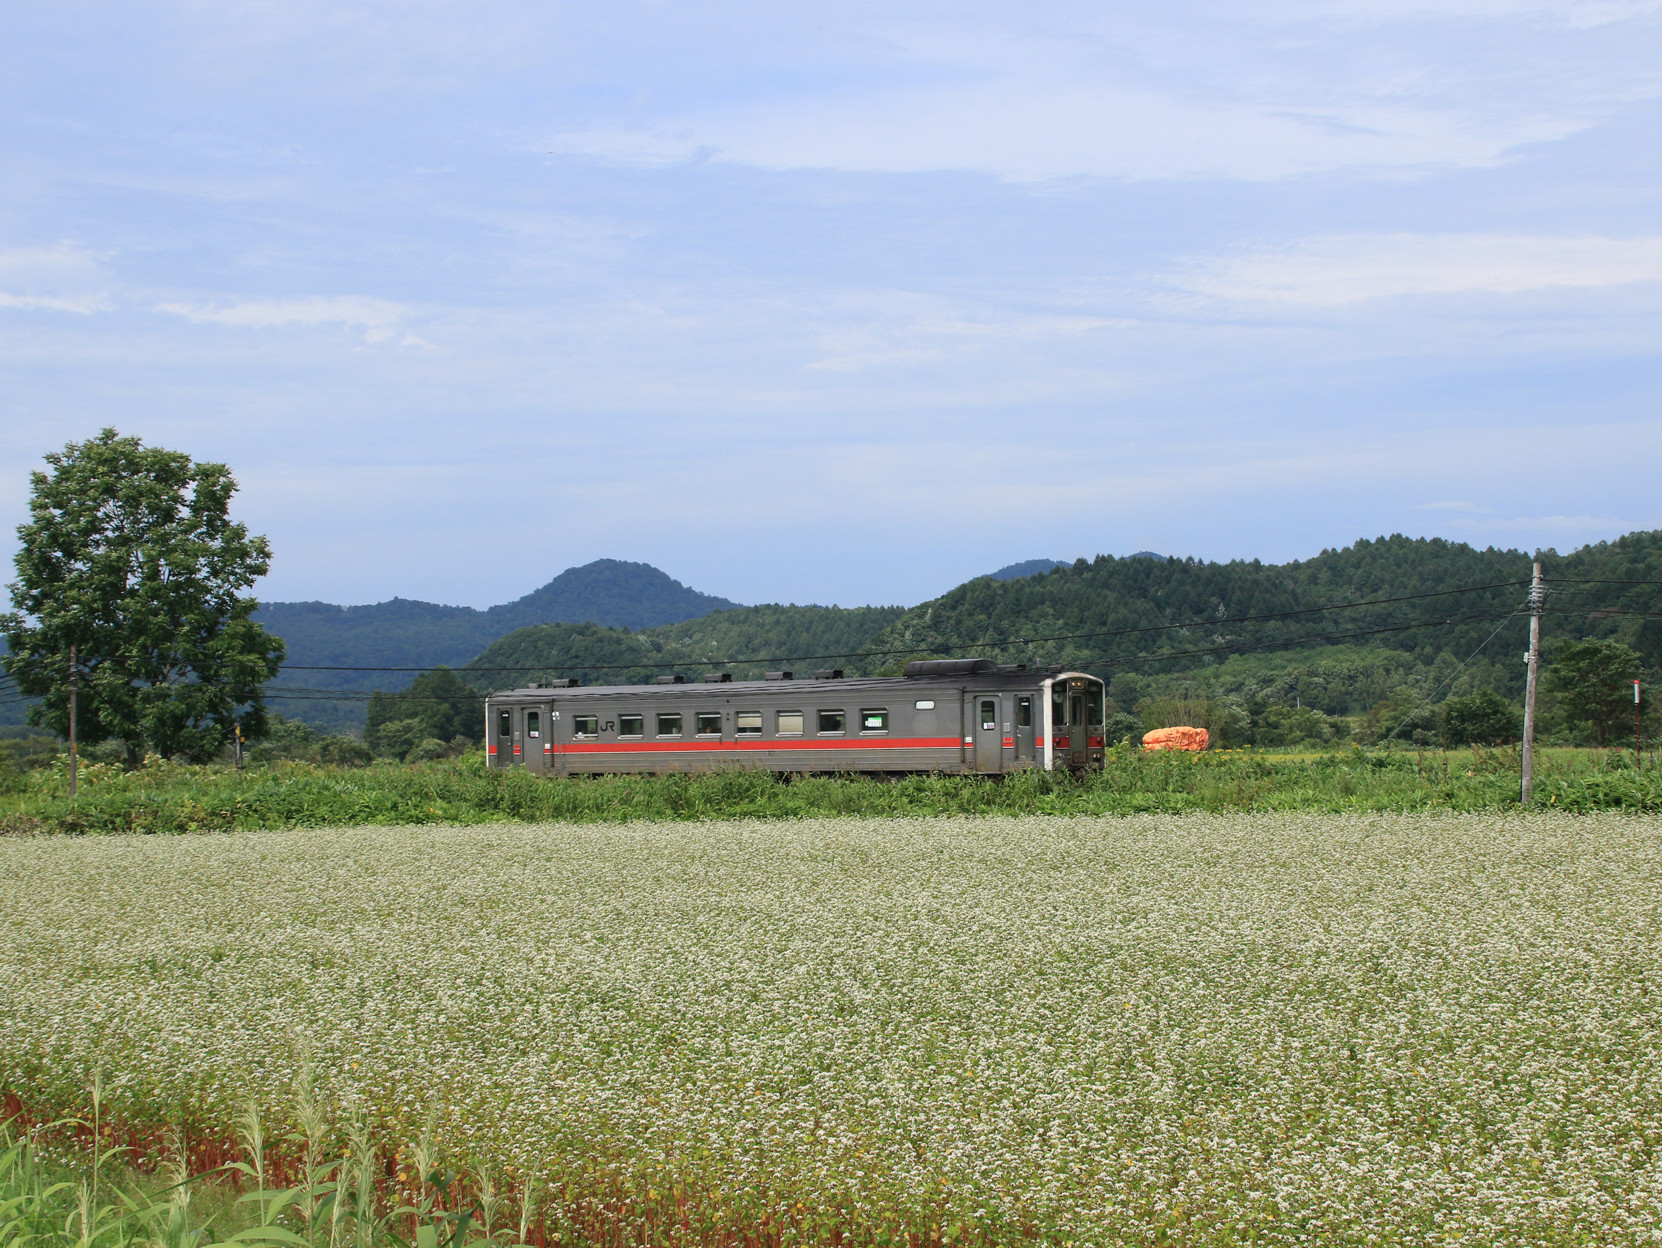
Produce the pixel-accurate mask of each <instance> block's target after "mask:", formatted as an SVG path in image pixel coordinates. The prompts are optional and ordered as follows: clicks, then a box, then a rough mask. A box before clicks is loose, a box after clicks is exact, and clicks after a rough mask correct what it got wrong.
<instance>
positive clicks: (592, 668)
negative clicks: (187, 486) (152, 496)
mask: <svg viewBox="0 0 1662 1248" xmlns="http://www.w3.org/2000/svg"><path fill="white" fill-rule="evenodd" d="M1528 583H1529V582H1528V581H1521V580H1520V581H1496V582H1494V583H1493V584H1489V585H1467V586H1462V587H1461V588H1459V589H1438V590H1431V591H1429V592H1427V593H1423V594H1401V595H1398V596H1396V597H1394V598H1373V599H1368V600H1365V601H1362V602H1345V603H1335V604H1332V605H1329V606H1320V607H1299V608H1297V609H1295V610H1290V611H1269V612H1264V613H1261V614H1258V615H1238V616H1223V617H1217V616H1213V617H1211V618H1208V619H1201V620H1190V621H1186V622H1183V623H1177V624H1150V625H1146V626H1144V627H1140V628H1117V629H1104V630H1099V631H1096V632H1089V633H1058V634H1055V635H1053V636H1049V637H1005V638H1002V639H999V640H996V641H965V642H941V643H935V644H930V645H912V646H904V647H897V648H894V649H889V650H847V651H842V652H840V653H837V654H793V655H767V656H761V657H751V658H741V659H714V658H711V659H682V660H677V661H673V662H666V663H593V664H591V663H581V662H575V663H569V664H566V665H565V666H568V667H577V668H581V669H582V670H584V671H588V672H615V671H637V670H642V669H648V668H675V667H740V666H745V665H749V664H758V663H804V662H811V661H813V660H817V659H868V658H887V657H890V656H893V655H896V654H916V653H918V652H919V651H939V650H989V649H997V648H999V647H1001V646H1031V645H1039V644H1041V643H1045V642H1053V641H1084V640H1090V639H1096V638H1103V637H1134V636H1140V635H1142V634H1146V633H1164V632H1173V631H1176V630H1180V629H1190V628H1219V627H1223V626H1225V625H1229V624H1249V623H1256V622H1258V621H1261V620H1279V619H1287V618H1289V617H1292V616H1295V615H1313V614H1318V613H1323V612H1330V611H1354V610H1357V609H1358V608H1361V607H1378V606H1388V605H1390V604H1393V603H1398V602H1418V601H1423V600H1425V599H1427V598H1446V597H1448V596H1450V595H1453V594H1474V593H1481V592H1482V591H1484V590H1488V589H1506V588H1512V587H1516V586H1519V585H1527V584H1528ZM1489 618H1493V617H1489ZM1358 635H1361V634H1358ZM548 666H549V665H548V664H547V663H535V664H525V665H520V666H516V667H473V666H471V665H470V666H468V667H467V668H466V669H463V670H466V671H469V672H540V671H546V670H547V669H548ZM283 670H285V671H291V672H430V671H432V670H433V668H432V667H431V666H429V667H345V666H312V665H305V664H292V665H291V664H287V663H285V664H284V665H283Z"/></svg>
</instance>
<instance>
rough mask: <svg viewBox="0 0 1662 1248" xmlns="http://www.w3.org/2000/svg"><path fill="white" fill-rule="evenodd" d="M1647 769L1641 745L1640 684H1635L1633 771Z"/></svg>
mask: <svg viewBox="0 0 1662 1248" xmlns="http://www.w3.org/2000/svg"><path fill="white" fill-rule="evenodd" d="M1644 769H1645V755H1644V752H1643V750H1642V749H1641V747H1640V745H1639V682H1638V681H1634V682H1633V770H1634V771H1636V772H1642V771H1644Z"/></svg>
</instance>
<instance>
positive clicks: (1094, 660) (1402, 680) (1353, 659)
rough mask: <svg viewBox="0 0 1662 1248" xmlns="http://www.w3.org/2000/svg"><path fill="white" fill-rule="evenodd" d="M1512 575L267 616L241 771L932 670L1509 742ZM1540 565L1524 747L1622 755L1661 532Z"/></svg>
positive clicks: (1468, 558)
mask: <svg viewBox="0 0 1662 1248" xmlns="http://www.w3.org/2000/svg"><path fill="white" fill-rule="evenodd" d="M1531 561H1532V556H1530V555H1528V554H1526V553H1525V552H1522V551H1516V550H1497V549H1495V548H1492V547H1491V548H1488V549H1478V548H1475V547H1472V546H1469V545H1466V544H1463V543H1459V542H1450V541H1446V540H1443V539H1437V538H1430V539H1426V538H1408V537H1402V536H1393V537H1382V538H1378V539H1374V540H1362V541H1358V542H1356V543H1354V544H1353V545H1350V546H1347V547H1343V548H1337V549H1330V550H1324V551H1323V552H1321V553H1320V554H1319V555H1317V556H1315V557H1313V558H1311V559H1308V560H1302V561H1295V562H1291V563H1286V564H1267V563H1263V562H1261V561H1258V560H1250V561H1248V560H1234V561H1230V562H1224V563H1216V562H1207V561H1204V560H1198V559H1192V558H1190V559H1181V558H1172V557H1162V556H1158V555H1153V554H1149V553H1147V552H1144V553H1142V554H1138V555H1134V556H1130V557H1126V558H1116V557H1114V556H1111V555H1099V556H1097V557H1096V558H1094V559H1089V560H1086V559H1079V560H1076V561H1074V562H1073V563H1071V564H1068V563H1057V562H1055V561H1052V560H1031V561H1028V562H1026V563H1024V564H1016V565H1012V566H1011V567H1009V568H1005V569H1001V570H1000V571H999V572H997V573H993V574H989V575H987V576H982V577H978V578H976V579H974V580H971V581H968V582H966V583H965V584H962V585H960V586H958V587H957V588H955V589H953V590H951V591H949V592H948V593H946V594H944V595H942V596H941V597H939V598H935V599H932V600H930V601H928V602H925V603H921V604H919V605H917V606H914V607H911V608H902V607H898V606H896V607H854V608H844V607H826V606H812V605H809V606H799V605H780V604H768V605H760V606H739V605H736V604H732V603H729V602H727V601H726V600H725V599H720V598H714V597H712V596H710V595H705V594H701V593H699V592H698V591H696V590H693V589H690V588H688V587H687V586H684V585H682V584H680V583H679V582H677V581H674V580H672V579H671V578H670V577H668V576H666V575H665V574H664V573H662V572H660V571H658V570H657V569H655V568H652V567H650V566H648V565H645V564H632V563H624V562H621V561H617V560H600V561H597V562H595V563H592V564H588V565H585V566H584V567H581V568H573V569H569V570H568V571H566V572H564V573H562V574H561V575H560V576H559V577H556V578H555V579H554V580H553V581H552V582H550V583H549V585H547V586H544V587H543V589H541V590H538V591H536V592H535V593H533V594H529V595H527V596H526V597H525V598H522V599H520V600H519V601H518V602H516V603H513V604H507V605H506V606H504V607H496V608H491V609H489V610H487V611H475V610H472V609H471V608H460V607H442V606H437V605H435V604H431V603H420V602H411V601H407V600H394V601H393V602H390V603H381V604H378V605H376V606H372V607H333V606H328V605H327V604H320V603H273V604H263V605H262V606H261V609H260V611H259V618H260V620H261V621H262V622H263V623H264V624H265V626H266V627H267V628H268V629H269V630H270V631H272V632H274V633H276V634H278V635H279V636H281V637H283V639H284V641H285V643H286V646H287V651H288V653H287V658H286V660H285V662H284V665H283V668H282V671H281V672H280V674H279V676H278V678H277V679H276V680H274V681H272V682H270V683H269V684H268V685H267V686H266V697H267V699H268V702H267V705H268V707H269V709H270V710H271V712H272V713H271V714H270V715H269V716H268V722H269V729H268V732H267V734H266V736H265V738H264V739H263V740H262V741H260V742H257V743H254V744H253V745H252V751H253V756H254V757H255V758H260V757H265V758H278V757H310V758H314V759H318V760H320V761H327V762H337V763H357V762H367V761H370V760H371V759H372V758H374V757H377V756H379V757H391V758H398V759H404V760H419V759H423V758H436V757H445V756H450V755H454V754H457V753H460V752H461V751H462V750H464V749H465V748H466V747H467V746H468V745H469V744H472V743H474V742H476V741H477V739H478V737H479V734H480V732H481V728H482V718H483V716H482V704H483V695H484V694H485V693H487V692H489V691H491V690H493V689H501V688H511V687H514V686H516V685H524V684H529V683H533V682H536V681H538V680H542V679H548V678H554V677H559V678H576V679H578V680H580V681H582V682H583V683H584V684H635V683H645V682H648V681H651V680H652V679H653V678H655V677H657V676H660V675H665V674H671V673H682V674H684V675H686V676H687V677H689V678H696V677H697V676H698V675H700V674H702V673H705V672H709V671H725V672H730V673H731V674H732V676H733V678H734V679H736V680H744V679H754V678H758V677H760V676H761V675H762V673H763V672H765V671H770V670H788V671H794V672H795V673H796V674H798V675H801V676H808V675H812V674H813V673H814V672H815V671H818V670H824V669H841V670H842V671H844V672H845V673H847V674H849V675H886V674H898V673H899V672H900V670H901V668H902V667H903V665H904V664H905V663H906V662H907V661H908V660H909V659H912V658H920V657H937V656H943V655H974V656H981V657H988V658H993V659H996V660H997V661H999V662H1003V663H1025V664H1028V665H1029V666H1032V667H1050V666H1060V667H1063V668H1067V669H1070V670H1084V671H1089V672H1093V673H1096V674H1098V675H1101V676H1103V677H1104V678H1105V679H1106V680H1107V681H1108V688H1109V697H1110V700H1111V705H1110V707H1109V708H1108V709H1109V721H1110V722H1109V724H1108V729H1109V733H1110V735H1111V736H1112V737H1113V738H1114V739H1121V738H1123V737H1131V736H1137V735H1140V734H1141V733H1142V732H1143V731H1145V730H1147V729H1148V728H1153V727H1163V726H1168V725H1171V724H1178V723H1185V724H1195V725H1198V726H1203V727H1206V728H1208V729H1209V731H1210V733H1211V735H1212V739H1213V742H1214V744H1215V745H1217V746H1219V747H1223V748H1232V747H1242V746H1257V747H1277V746H1300V747H1306V748H1320V747H1336V746H1342V745H1347V744H1349V743H1356V744H1372V743H1378V742H1393V743H1398V744H1405V745H1414V746H1422V747H1423V746H1428V745H1437V744H1455V745H1458V744H1463V743H1466V742H1480V743H1503V742H1506V741H1510V740H1515V739H1516V738H1517V735H1518V732H1519V727H1520V719H1521V709H1520V708H1521V698H1522V692H1523V685H1524V679H1525V665H1524V663H1523V661H1522V656H1523V653H1524V650H1525V648H1526V645H1527V640H1526V639H1527V627H1528V623H1527V616H1526V614H1525V613H1524V611H1523V609H1522V608H1523V606H1524V603H1525V596H1526V592H1527V580H1528V577H1529V573H1530V565H1531ZM1542 562H1543V565H1544V570H1545V576H1546V581H1547V586H1548V598H1547V608H1546V614H1545V616H1544V619H1543V636H1544V649H1545V655H1546V663H1547V667H1546V669H1545V675H1544V679H1543V685H1542V701H1541V721H1540V729H1539V731H1540V733H1541V736H1542V738H1543V739H1544V740H1545V741H1548V742H1555V743H1559V744H1615V743H1618V742H1621V741H1626V742H1629V743H1631V741H1632V735H1633V720H1632V706H1631V699H1630V684H1629V683H1628V682H1631V680H1632V679H1634V678H1636V677H1644V676H1645V675H1647V674H1648V673H1652V672H1655V671H1657V670H1658V669H1659V667H1662V632H1659V631H1658V630H1659V624H1658V619H1657V616H1658V612H1657V611H1656V610H1655V609H1654V608H1653V604H1654V603H1655V602H1656V600H1657V595H1658V592H1659V591H1662V532H1640V533H1631V534H1628V535H1626V536H1624V537H1621V538H1618V539H1616V540H1615V541H1612V542H1603V543H1598V544H1596V545H1591V546H1586V547H1583V548H1581V549H1579V550H1576V551H1574V552H1572V553H1570V554H1568V555H1559V554H1557V553H1556V552H1552V551H1548V552H1546V553H1545V554H1544V555H1543V556H1542ZM1601 691H1602V692H1601ZM1624 698H1625V700H1624ZM5 710H6V713H7V715H8V718H9V719H10V720H11V722H12V723H13V724H14V725H15V726H13V727H11V728H0V732H3V733H4V734H5V735H7V736H11V737H16V738H22V737H25V736H29V735H31V734H30V733H29V730H28V729H25V728H22V727H21V720H22V711H23V708H22V707H21V706H19V705H17V704H16V703H15V702H14V703H12V704H11V705H9V706H8V707H7V708H5ZM1645 731H1646V732H1647V735H1648V732H1649V729H1645ZM9 748H10V750H11V751H12V752H16V751H18V750H21V749H24V748H29V749H34V750H45V749H47V748H48V745H47V743H46V742H44V741H39V742H36V743H33V744H31V745H30V746H29V747H24V745H23V743H22V741H21V740H18V741H16V742H14V743H13V745H12V746H11V747H9Z"/></svg>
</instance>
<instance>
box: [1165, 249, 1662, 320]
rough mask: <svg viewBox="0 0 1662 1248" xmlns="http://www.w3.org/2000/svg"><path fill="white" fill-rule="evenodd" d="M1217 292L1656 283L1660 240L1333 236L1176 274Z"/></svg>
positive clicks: (1335, 297)
mask: <svg viewBox="0 0 1662 1248" xmlns="http://www.w3.org/2000/svg"><path fill="white" fill-rule="evenodd" d="M1175 281H1176V284H1177V285H1179V286H1182V287H1184V288H1185V289H1188V290H1191V291H1193V292H1195V293H1197V294H1201V295H1207V296H1211V297H1213V298H1219V299H1239V300H1262V301H1269V302H1279V303H1297V304H1313V305H1320V306H1329V307H1332V306H1337V305H1341V304H1348V303H1358V302H1360V301H1362V300H1364V299H1378V298H1384V297H1388V296H1392V295H1428V294H1454V293H1459V292H1465V291H1488V292H1492V293H1495V294H1516V293H1519V292H1521V291H1527V290H1540V289H1543V288H1546V287H1553V286H1557V287H1576V286H1580V287H1600V286H1622V285H1627V284H1630V283H1634V282H1656V281H1662V237H1645V238H1598V237H1582V238H1548V237H1535V236H1529V235H1512V234H1386V235H1364V234H1353V235H1335V236H1331V237H1327V238H1315V239H1307V240H1305V241H1304V242H1301V243H1298V244H1295V245H1293V246H1291V247H1286V248H1280V249H1275V250H1263V251H1254V252H1249V253H1247V254H1245V255H1240V256H1235V257H1232V258H1229V259H1226V260H1223V261H1217V262H1208V263H1206V264H1202V265H1198V266H1196V267H1195V268H1194V269H1193V270H1192V271H1190V272H1189V273H1187V274H1183V275H1181V276H1179V277H1178V278H1176V279H1175Z"/></svg>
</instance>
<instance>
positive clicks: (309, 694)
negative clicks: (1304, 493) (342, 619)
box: [266, 607, 1524, 702]
mask: <svg viewBox="0 0 1662 1248" xmlns="http://www.w3.org/2000/svg"><path fill="white" fill-rule="evenodd" d="M1523 609H1524V608H1522V607H1518V608H1514V609H1513V610H1511V611H1508V612H1505V613H1503V614H1500V615H1497V614H1496V613H1495V612H1493V611H1489V612H1481V613H1474V614H1467V615H1455V616H1439V617H1435V618H1432V619H1423V620H1410V621H1408V622H1407V623H1400V624H1388V625H1384V626H1382V627H1379V628H1363V629H1355V630H1352V631H1350V632H1345V633H1318V634H1316V635H1314V636H1308V637H1289V638H1280V639H1277V640H1271V641H1240V642H1230V643H1227V644H1224V645H1219V646H1208V647H1204V648H1201V649H1196V650H1173V651H1168V652H1166V653H1164V654H1143V655H1138V656H1136V657H1135V658H1128V659H1126V660H1124V661H1125V662H1126V663H1139V664H1141V663H1164V662H1168V661H1170V660H1172V659H1186V658H1198V657H1201V656H1204V655H1214V654H1240V653H1244V652H1247V651H1251V650H1274V649H1282V648H1290V647H1294V646H1308V645H1322V644H1326V643H1329V642H1334V641H1345V640H1349V639H1351V638H1355V637H1374V636H1379V635H1381V634H1385V633H1400V632H1408V631H1411V630H1413V629H1416V628H1432V627H1438V626H1448V625H1451V624H1473V623H1479V624H1481V623H1488V622H1489V621H1490V620H1494V619H1500V620H1501V625H1502V627H1504V626H1505V623H1506V621H1508V620H1511V619H1512V618H1514V617H1515V616H1516V615H1517V614H1518V612H1519V611H1521V610H1523ZM1495 631H1496V632H1497V633H1498V632H1499V631H1500V630H1499V629H1496V630H1495ZM1492 635H1493V634H1491V636H1492ZM986 644H988V645H992V644H995V643H991V642H989V643H986ZM1484 644H1485V645H1486V644H1488V643H1487V642H1485V643H1484ZM908 653H910V652H908ZM543 666H544V667H546V666H547V665H546V664H545V665H543ZM573 666H580V665H575V664H574V665H573ZM642 666H646V665H642ZM471 670H478V669H471ZM486 670H503V669H486ZM507 670H526V669H507ZM533 670H542V669H541V668H539V669H533ZM583 670H616V669H615V668H606V669H598V668H584V669H583ZM644 687H647V688H651V687H652V686H644ZM373 696H374V694H372V693H366V692H363V691H354V690H345V689H342V690H321V689H319V690H313V689H304V690H301V689H296V690H293V691H289V690H281V691H277V692H268V693H267V694H266V697H268V698H280V699H284V700H288V701H312V702H330V701H340V702H354V701H357V702H367V701H369V700H370V699H371V698H372V697H373ZM383 696H390V697H396V698H400V699H403V698H409V697H410V695H408V694H404V693H394V694H390V695H387V694H384V695H383ZM460 696H464V695H459V694H458V695H453V697H460ZM477 696H479V697H483V696H484V695H483V694H479V695H477ZM411 700H421V701H434V702H449V701H451V700H453V698H437V697H432V696H431V695H415V697H414V698H412V699H411Z"/></svg>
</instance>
